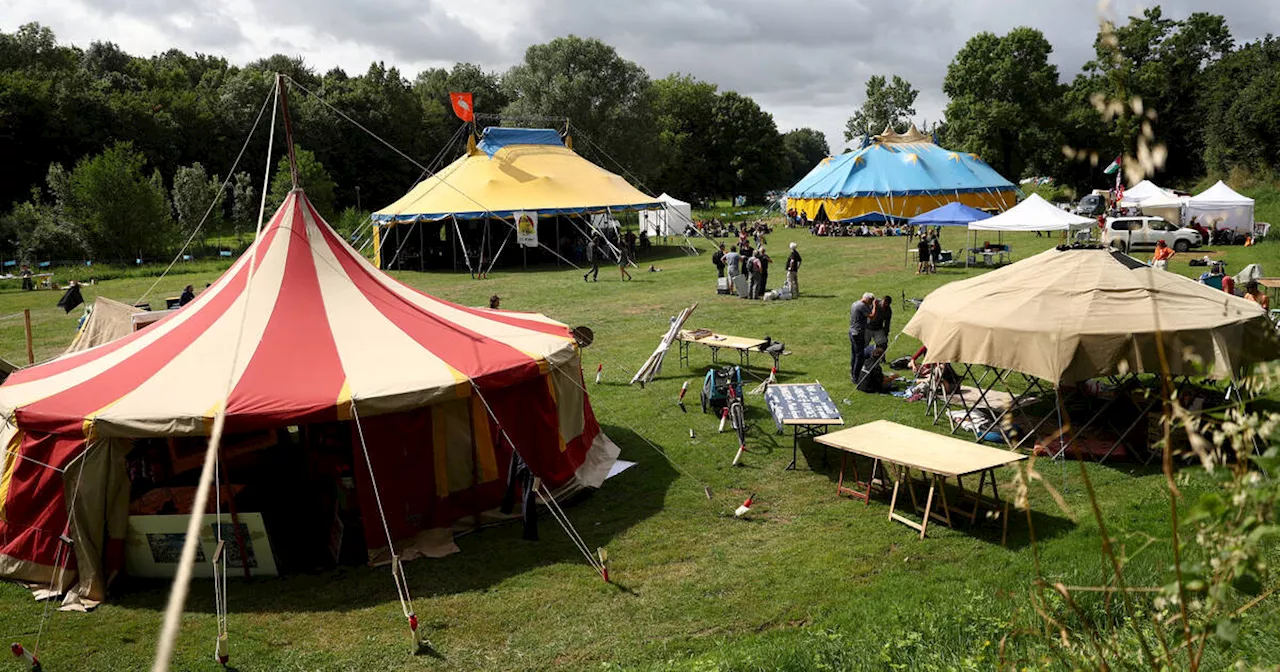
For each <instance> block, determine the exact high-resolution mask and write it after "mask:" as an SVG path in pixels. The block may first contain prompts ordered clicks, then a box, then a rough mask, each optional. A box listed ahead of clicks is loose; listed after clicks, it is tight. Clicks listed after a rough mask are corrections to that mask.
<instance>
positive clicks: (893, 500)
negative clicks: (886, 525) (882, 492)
mask: <svg viewBox="0 0 1280 672" xmlns="http://www.w3.org/2000/svg"><path fill="white" fill-rule="evenodd" d="M894 471H895V473H896V474H897V476H898V477H897V478H895V479H893V496H892V497H890V498H889V520H896V519H899V518H901V516H898V515H897V514H895V513H894V510H895V509H897V508H898V486H900V485H902V467H899V466H897V465H894ZM904 522H905V521H904Z"/></svg>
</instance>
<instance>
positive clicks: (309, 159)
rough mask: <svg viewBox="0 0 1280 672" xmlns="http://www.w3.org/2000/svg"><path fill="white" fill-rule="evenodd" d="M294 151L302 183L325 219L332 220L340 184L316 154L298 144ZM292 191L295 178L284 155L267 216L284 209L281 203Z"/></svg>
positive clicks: (270, 193) (274, 179) (277, 166)
mask: <svg viewBox="0 0 1280 672" xmlns="http://www.w3.org/2000/svg"><path fill="white" fill-rule="evenodd" d="M294 154H295V155H296V156H297V160H298V186H299V187H302V189H303V190H304V191H306V192H307V198H308V199H310V200H311V204H312V205H314V206H315V207H316V211H317V212H319V213H320V216H321V217H323V218H324V219H325V221H332V220H333V216H334V214H335V211H334V191H335V189H336V188H337V185H335V184H334V183H333V178H331V177H329V171H327V170H325V168H324V165H323V164H321V163H320V162H319V161H318V160H316V155H315V154H313V153H311V152H309V151H307V150H305V149H302V148H301V147H297V146H295V147H294ZM292 190H293V179H292V176H291V174H290V171H289V157H288V156H287V155H286V156H283V157H281V158H280V163H279V164H277V165H276V172H275V175H273V176H272V177H271V191H270V192H269V193H268V194H267V212H266V217H268V218H270V217H271V215H272V214H273V213H275V211H276V210H278V209H279V208H280V204H281V203H284V199H285V197H286V196H288V195H289V192H290V191H292Z"/></svg>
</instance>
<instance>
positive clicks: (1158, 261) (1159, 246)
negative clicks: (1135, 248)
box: [1151, 240, 1176, 271]
mask: <svg viewBox="0 0 1280 672" xmlns="http://www.w3.org/2000/svg"><path fill="white" fill-rule="evenodd" d="M1174 254H1176V252H1174V250H1173V248H1172V247H1169V245H1168V244H1167V243H1165V242H1164V241H1163V240H1160V241H1157V242H1156V251H1155V252H1154V253H1152V255H1151V266H1152V268H1158V269H1161V270H1164V271H1167V270H1169V260H1170V259H1172V258H1173V255H1174Z"/></svg>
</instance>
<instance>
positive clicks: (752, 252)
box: [711, 236, 803, 299]
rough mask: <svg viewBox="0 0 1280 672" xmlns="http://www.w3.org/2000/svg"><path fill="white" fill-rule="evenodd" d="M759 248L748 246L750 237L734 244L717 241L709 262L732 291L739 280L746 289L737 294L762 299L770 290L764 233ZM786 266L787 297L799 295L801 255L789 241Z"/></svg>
mask: <svg viewBox="0 0 1280 672" xmlns="http://www.w3.org/2000/svg"><path fill="white" fill-rule="evenodd" d="M759 240H760V242H761V244H760V246H759V247H758V248H756V247H752V246H751V241H749V240H746V239H745V238H739V242H738V243H737V244H736V245H729V246H727V247H726V246H725V244H724V243H720V244H719V246H718V247H717V249H716V251H715V252H713V253H712V254H711V263H712V264H713V265H715V267H716V278H717V279H719V278H724V279H725V281H726V282H725V283H724V284H725V286H726V288H727V290H728V292H730V293H734V292H735V290H736V288H737V287H738V286H739V283H742V284H743V285H745V291H743V292H739V295H740V296H741V297H742V298H745V299H764V298H766V295H767V294H769V266H770V265H771V264H772V263H773V257H771V256H769V253H768V252H767V251H766V247H765V245H764V244H763V242H764V240H763V236H761V237H760V238H759ZM790 248H791V249H790V252H789V253H788V254H787V258H786V262H785V264H786V265H785V266H784V267H783V268H784V270H785V272H786V274H785V284H784V285H783V286H784V288H786V290H787V293H788V295H789V297H790V298H793V299H794V298H798V297H799V296H800V264H801V263H802V262H803V259H802V258H801V257H800V250H799V246H797V245H796V244H795V243H791V246H790Z"/></svg>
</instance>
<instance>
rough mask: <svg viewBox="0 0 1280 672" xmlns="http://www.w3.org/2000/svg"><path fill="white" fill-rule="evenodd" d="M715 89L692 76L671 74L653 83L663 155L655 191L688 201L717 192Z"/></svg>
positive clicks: (658, 166)
mask: <svg viewBox="0 0 1280 672" xmlns="http://www.w3.org/2000/svg"><path fill="white" fill-rule="evenodd" d="M718 97H719V94H717V92H716V85H715V84H710V83H708V82H704V81H701V80H698V79H694V78H693V77H691V76H689V75H681V74H672V75H669V76H667V77H665V78H663V79H660V80H658V81H656V82H654V83H653V100H654V105H653V108H654V112H655V115H656V117H657V119H656V121H657V126H658V143H659V145H660V147H661V151H659V152H658V155H659V157H660V159H659V160H658V165H657V167H656V171H657V175H658V177H657V179H656V180H655V184H654V188H655V189H657V190H659V191H665V192H668V193H672V194H678V195H680V196H681V197H683V198H686V199H696V198H699V197H705V196H711V195H713V194H714V193H715V191H716V186H717V185H716V170H717V168H716V164H717V161H718V159H717V157H716V148H715V147H714V146H712V145H711V143H710V142H709V140H710V139H711V138H712V137H713V131H714V128H715V124H714V120H715V108H716V101H717V99H718Z"/></svg>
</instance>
